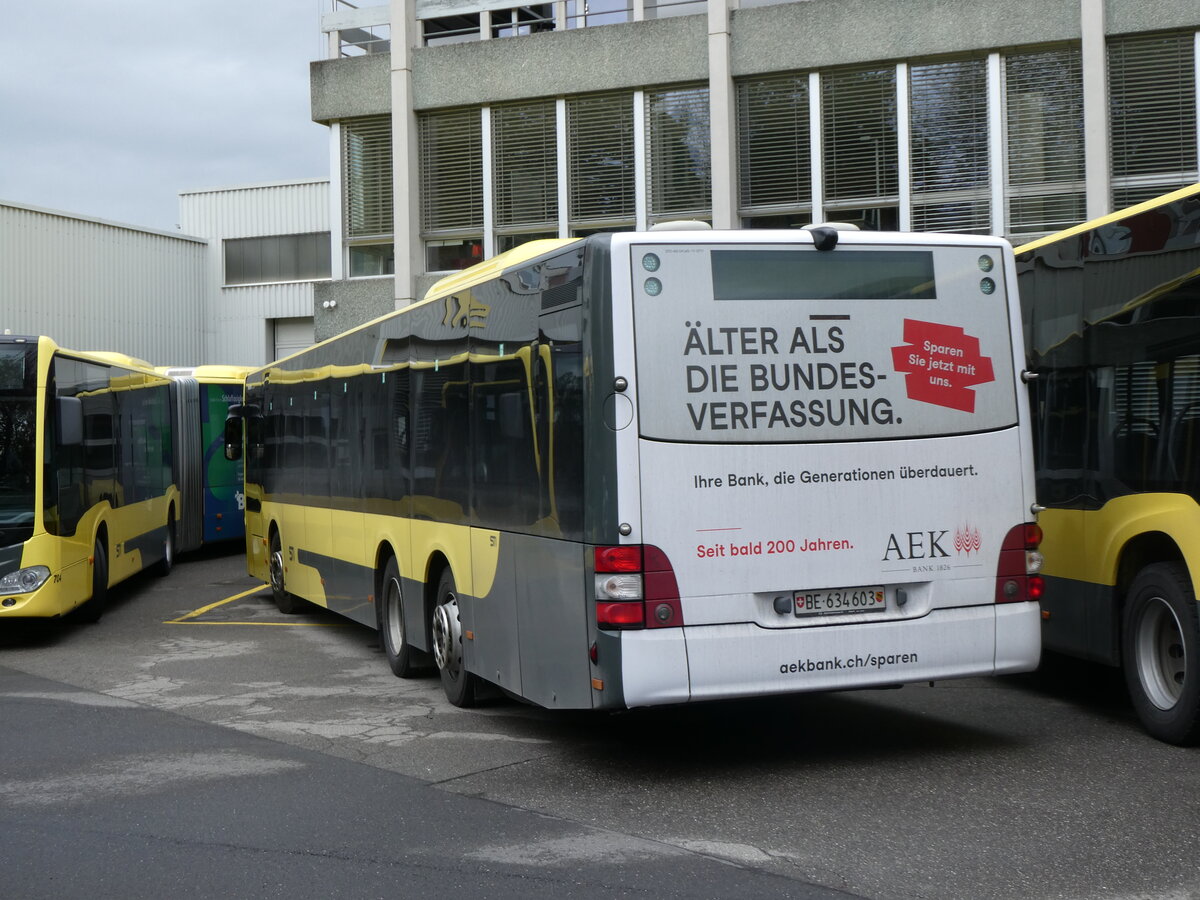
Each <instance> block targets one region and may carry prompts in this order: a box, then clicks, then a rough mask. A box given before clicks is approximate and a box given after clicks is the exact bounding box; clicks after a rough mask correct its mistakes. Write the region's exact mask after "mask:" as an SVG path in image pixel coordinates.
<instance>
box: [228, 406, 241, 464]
mask: <svg viewBox="0 0 1200 900" xmlns="http://www.w3.org/2000/svg"><path fill="white" fill-rule="evenodd" d="M245 415H246V407H245V406H242V405H241V404H237V405H235V406H231V407H229V415H227V416H226V417H225V458H226V459H228V460H230V461H231V462H232V461H234V460H239V459H241V458H242V418H243V417H244V416H245Z"/></svg>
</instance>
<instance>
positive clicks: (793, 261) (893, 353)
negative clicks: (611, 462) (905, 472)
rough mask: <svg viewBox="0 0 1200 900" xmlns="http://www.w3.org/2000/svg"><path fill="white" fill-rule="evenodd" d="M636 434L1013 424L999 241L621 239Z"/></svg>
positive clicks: (908, 431) (717, 435)
mask: <svg viewBox="0 0 1200 900" xmlns="http://www.w3.org/2000/svg"><path fill="white" fill-rule="evenodd" d="M630 262H631V265H632V270H633V284H632V289H633V299H634V326H635V333H636V359H637V369H638V382H639V384H640V385H641V389H640V390H639V392H638V404H639V413H640V422H641V426H640V427H641V434H642V436H643V437H647V438H653V439H660V440H671V441H694V442H701V443H760V442H772V443H776V442H807V441H849V440H873V439H886V438H904V437H913V436H922V437H928V436H931V435H938V434H941V435H951V434H965V433H972V432H980V431H988V430H993V429H997V428H1002V427H1006V426H1010V425H1014V424H1015V423H1016V421H1017V407H1016V397H1015V389H1014V381H1013V358H1012V345H1011V340H1010V334H1011V329H1010V322H1009V311H1008V308H1007V301H1006V291H1007V286H1006V284H1005V273H1004V266H1003V257H1002V255H1001V249H1000V247H989V246H985V245H979V246H966V247H963V246H956V247H950V246H936V245H935V246H930V245H923V246H920V247H916V246H904V245H884V246H880V245H873V246H862V245H859V246H853V245H846V244H843V245H842V246H839V247H837V248H836V249H834V250H830V251H818V250H816V249H815V248H814V247H813V246H812V245H809V244H799V243H797V244H761V245H759V244H737V245H729V244H724V245H721V246H704V245H700V244H692V245H684V244H670V243H663V244H643V245H636V246H634V247H632V248H631V260H630Z"/></svg>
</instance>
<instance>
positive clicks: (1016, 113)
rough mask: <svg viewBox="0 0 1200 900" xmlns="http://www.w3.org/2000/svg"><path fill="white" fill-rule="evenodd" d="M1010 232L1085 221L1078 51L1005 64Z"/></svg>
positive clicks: (1024, 56) (1016, 57)
mask: <svg viewBox="0 0 1200 900" xmlns="http://www.w3.org/2000/svg"><path fill="white" fill-rule="evenodd" d="M1004 94H1005V115H1006V117H1007V125H1008V148H1007V149H1008V184H1007V195H1008V230H1009V232H1010V233H1012V234H1029V233H1038V232H1051V231H1058V230H1060V229H1063V228H1068V227H1070V226H1071V225H1075V224H1077V223H1079V222H1081V221H1083V219H1085V218H1086V207H1085V199H1084V161H1083V76H1082V69H1081V63H1080V52H1079V48H1078V47H1064V48H1059V49H1051V50H1042V51H1038V52H1035V53H1018V54H1012V55H1010V56H1008V57H1006V58H1005V61H1004Z"/></svg>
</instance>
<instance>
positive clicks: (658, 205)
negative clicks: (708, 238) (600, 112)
mask: <svg viewBox="0 0 1200 900" xmlns="http://www.w3.org/2000/svg"><path fill="white" fill-rule="evenodd" d="M711 151H712V148H711V144H710V136H709V116H708V88H707V87H682V88H672V89H669V90H660V91H647V92H646V153H647V157H648V159H647V167H648V170H649V173H650V186H649V188H650V190H649V204H648V205H649V210H650V217H651V218H652V219H663V218H674V217H676V216H696V217H707V216H709V215H711V214H712V152H711Z"/></svg>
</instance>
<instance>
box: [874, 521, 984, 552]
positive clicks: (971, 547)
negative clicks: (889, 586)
mask: <svg viewBox="0 0 1200 900" xmlns="http://www.w3.org/2000/svg"><path fill="white" fill-rule="evenodd" d="M949 533H950V532H949V530H948V529H943V530H941V531H904V532H901V533H900V534H896V533H895V532H893V533H892V534H889V535H888V542H887V549H886V550H885V551H884V552H883V559H884V560H889V559H948V558H949V556H950V554H949V553H948V552H947V551H946V548H945V547H944V546H943V544H942V542H943V541H944V540H945V539H946V535H948V534H949ZM982 547H983V539H982V538H981V537H980V535H979V529H978V528H973V527H972V526H970V525H963V526H962V527H961V528H957V529H955V531H954V551H955V552H956V553H957V554H959V555H960V556H961V555H962V554H964V553H965V554H966V555H967V556H970V555H971V554H972V553H978V552H979V551H980V549H981V548H982Z"/></svg>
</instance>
